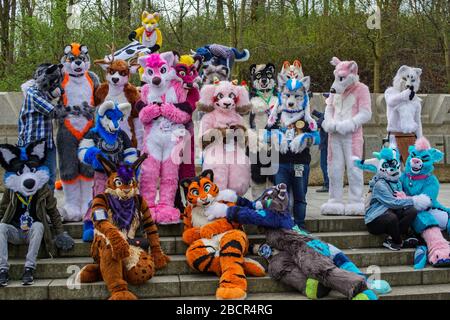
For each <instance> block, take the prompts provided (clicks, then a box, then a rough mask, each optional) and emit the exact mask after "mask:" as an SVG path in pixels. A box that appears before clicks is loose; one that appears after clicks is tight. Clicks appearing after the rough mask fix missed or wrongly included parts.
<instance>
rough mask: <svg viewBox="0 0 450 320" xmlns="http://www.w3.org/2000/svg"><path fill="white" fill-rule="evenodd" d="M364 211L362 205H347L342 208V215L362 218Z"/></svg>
mask: <svg viewBox="0 0 450 320" xmlns="http://www.w3.org/2000/svg"><path fill="white" fill-rule="evenodd" d="M365 211H366V208H365V206H364V203H348V204H346V205H345V208H344V214H345V215H346V216H363V215H364V213H365Z"/></svg>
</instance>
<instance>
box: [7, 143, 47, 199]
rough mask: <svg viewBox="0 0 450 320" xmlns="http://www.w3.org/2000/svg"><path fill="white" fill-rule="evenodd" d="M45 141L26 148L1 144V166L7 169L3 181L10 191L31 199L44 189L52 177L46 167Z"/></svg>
mask: <svg viewBox="0 0 450 320" xmlns="http://www.w3.org/2000/svg"><path fill="white" fill-rule="evenodd" d="M45 157H46V146H45V140H39V141H36V142H33V143H30V144H29V145H28V146H26V147H17V146H14V145H11V144H0V164H1V166H2V167H3V169H5V175H4V177H3V181H4V184H5V187H6V188H8V189H9V190H11V191H13V192H16V193H20V194H21V195H22V196H25V197H29V196H32V195H34V194H35V193H36V192H37V191H38V190H40V189H41V188H42V187H44V186H45V185H46V184H47V182H48V179H49V177H50V175H49V171H48V168H47V167H46V166H45V165H44V162H45Z"/></svg>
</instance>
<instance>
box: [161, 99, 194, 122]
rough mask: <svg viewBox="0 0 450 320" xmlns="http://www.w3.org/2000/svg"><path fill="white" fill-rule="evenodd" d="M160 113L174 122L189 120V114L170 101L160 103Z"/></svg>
mask: <svg viewBox="0 0 450 320" xmlns="http://www.w3.org/2000/svg"><path fill="white" fill-rule="evenodd" d="M161 114H162V116H163V117H165V118H167V119H169V120H170V121H173V122H175V123H181V124H185V123H187V122H189V121H190V120H191V115H190V114H188V113H186V112H184V111H181V110H180V109H178V108H177V107H175V106H174V105H173V104H172V103H163V104H162V105H161Z"/></svg>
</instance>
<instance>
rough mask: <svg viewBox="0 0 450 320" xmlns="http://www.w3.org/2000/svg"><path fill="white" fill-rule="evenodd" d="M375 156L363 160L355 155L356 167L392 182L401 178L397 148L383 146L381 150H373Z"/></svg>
mask: <svg viewBox="0 0 450 320" xmlns="http://www.w3.org/2000/svg"><path fill="white" fill-rule="evenodd" d="M373 156H374V158H371V159H364V160H361V159H359V158H358V157H353V161H354V164H355V166H356V167H358V168H360V169H361V170H364V171H368V172H372V173H374V174H376V175H377V177H378V178H381V179H385V180H387V181H391V182H397V181H398V180H399V179H400V173H401V171H400V167H401V162H400V153H399V152H398V150H397V149H396V148H392V147H383V148H382V149H381V150H380V151H379V152H373Z"/></svg>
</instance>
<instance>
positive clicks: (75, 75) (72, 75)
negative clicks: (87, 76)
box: [69, 73, 84, 78]
mask: <svg viewBox="0 0 450 320" xmlns="http://www.w3.org/2000/svg"><path fill="white" fill-rule="evenodd" d="M69 76H71V77H74V78H81V77H82V76H84V73H81V74H73V73H69Z"/></svg>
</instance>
